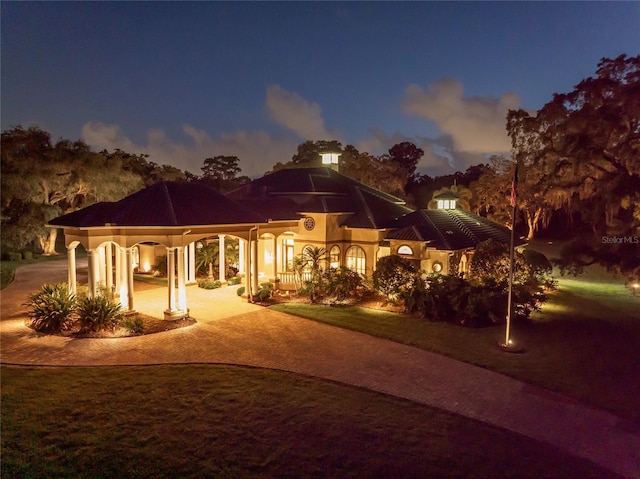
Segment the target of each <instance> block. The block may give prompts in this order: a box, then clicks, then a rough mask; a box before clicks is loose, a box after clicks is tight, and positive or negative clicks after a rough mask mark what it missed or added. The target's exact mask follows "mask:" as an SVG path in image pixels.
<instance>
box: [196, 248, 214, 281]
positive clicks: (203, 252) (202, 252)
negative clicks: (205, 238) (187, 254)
mask: <svg viewBox="0 0 640 479" xmlns="http://www.w3.org/2000/svg"><path fill="white" fill-rule="evenodd" d="M218 255H219V254H218V245H217V244H216V243H209V244H206V245H204V246H203V247H202V248H200V249H199V250H198V254H197V256H196V267H197V268H198V269H200V268H202V267H205V268H207V271H208V275H207V276H208V278H209V279H213V264H214V263H215V262H216V261H217V260H218Z"/></svg>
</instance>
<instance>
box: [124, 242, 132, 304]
mask: <svg viewBox="0 0 640 479" xmlns="http://www.w3.org/2000/svg"><path fill="white" fill-rule="evenodd" d="M125 264H126V265H127V304H128V306H129V311H133V248H126V257H125Z"/></svg>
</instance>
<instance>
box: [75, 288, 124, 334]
mask: <svg viewBox="0 0 640 479" xmlns="http://www.w3.org/2000/svg"><path fill="white" fill-rule="evenodd" d="M122 316H123V311H122V306H120V304H119V303H116V302H115V301H114V300H113V299H111V298H109V296H108V295H103V296H96V297H94V298H83V299H81V300H80V301H79V303H78V321H79V322H80V327H81V329H82V331H84V332H92V331H103V330H107V329H110V330H114V329H115V328H116V327H117V326H118V325H119V324H120V322H121V320H122Z"/></svg>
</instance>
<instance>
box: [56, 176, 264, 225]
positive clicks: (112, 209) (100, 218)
mask: <svg viewBox="0 0 640 479" xmlns="http://www.w3.org/2000/svg"><path fill="white" fill-rule="evenodd" d="M238 223H240V224H243V223H244V224H252V223H266V218H265V217H263V216H262V215H260V214H258V213H256V212H255V211H252V210H251V209H249V208H247V207H245V206H243V205H241V204H238V203H237V202H235V201H233V200H232V199H229V198H227V197H225V196H224V195H222V194H220V193H218V192H217V191H216V190H214V189H212V188H211V187H209V186H207V185H204V184H200V183H179V182H161V183H156V184H155V185H152V186H149V187H148V188H145V189H143V190H140V191H138V192H137V193H134V194H132V195H129V196H127V197H126V198H123V199H122V200H120V201H117V202H115V203H96V204H93V205H91V206H88V207H86V208H83V209H81V210H78V211H74V212H73V213H69V214H67V215H64V216H60V217H58V218H55V219H53V220H51V221H49V224H50V225H55V226H74V227H89V226H104V225H106V224H112V225H117V226H195V225H222V224H238Z"/></svg>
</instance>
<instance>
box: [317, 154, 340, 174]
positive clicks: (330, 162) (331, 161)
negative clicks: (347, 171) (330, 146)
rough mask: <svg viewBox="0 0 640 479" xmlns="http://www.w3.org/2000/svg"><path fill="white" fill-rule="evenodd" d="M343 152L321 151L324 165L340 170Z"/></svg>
mask: <svg viewBox="0 0 640 479" xmlns="http://www.w3.org/2000/svg"><path fill="white" fill-rule="evenodd" d="M341 154H342V153H334V152H326V153H320V156H321V157H322V166H324V167H325V168H331V169H332V170H334V171H340V163H339V158H340V155H341Z"/></svg>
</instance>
